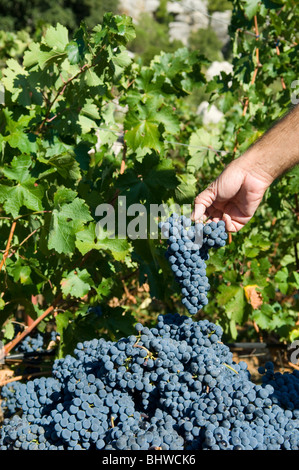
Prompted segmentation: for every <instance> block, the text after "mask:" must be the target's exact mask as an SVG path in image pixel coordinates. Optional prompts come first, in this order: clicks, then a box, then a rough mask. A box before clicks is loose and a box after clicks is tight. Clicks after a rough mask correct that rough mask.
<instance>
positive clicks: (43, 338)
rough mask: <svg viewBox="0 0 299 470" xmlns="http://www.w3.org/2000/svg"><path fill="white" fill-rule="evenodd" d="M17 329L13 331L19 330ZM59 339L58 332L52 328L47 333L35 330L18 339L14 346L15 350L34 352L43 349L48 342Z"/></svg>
mask: <svg viewBox="0 0 299 470" xmlns="http://www.w3.org/2000/svg"><path fill="white" fill-rule="evenodd" d="M20 331H21V330H19V331H18V329H16V330H15V332H20ZM57 339H59V334H58V333H57V332H56V331H55V330H52V331H51V332H49V333H41V332H36V333H32V334H31V335H27V336H25V338H24V339H23V340H22V341H20V343H19V344H18V345H17V346H16V348H15V351H16V352H20V353H27V354H29V353H34V352H41V351H45V350H46V349H47V347H48V345H49V343H50V342H56V341H57Z"/></svg>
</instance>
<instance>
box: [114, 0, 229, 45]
mask: <svg viewBox="0 0 299 470" xmlns="http://www.w3.org/2000/svg"><path fill="white" fill-rule="evenodd" d="M159 5H160V0H119V10H120V12H121V13H125V14H126V15H129V16H131V17H132V18H133V19H134V20H135V21H138V17H139V15H140V14H141V13H149V14H153V13H154V12H155V11H156V10H157V9H158V8H159ZM167 10H168V12H169V13H172V14H173V16H174V21H172V22H170V24H169V36H170V39H171V40H175V39H178V40H180V41H182V43H183V44H185V45H187V43H188V38H189V35H190V33H191V31H197V30H198V29H205V28H207V27H208V26H211V27H212V28H213V29H214V31H215V32H216V34H217V36H218V38H219V39H220V40H221V42H222V43H223V44H226V42H227V41H228V39H229V37H228V24H229V22H230V18H231V12H230V11H224V12H215V13H213V14H212V15H209V14H208V8H207V0H180V1H175V0H169V1H168V3H167Z"/></svg>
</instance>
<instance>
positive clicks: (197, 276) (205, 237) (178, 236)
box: [160, 214, 228, 315]
mask: <svg viewBox="0 0 299 470" xmlns="http://www.w3.org/2000/svg"><path fill="white" fill-rule="evenodd" d="M160 228H161V233H162V235H163V236H164V237H165V238H167V242H168V249H167V251H166V257H167V258H168V261H169V263H170V265H171V269H172V272H173V273H174V276H175V279H176V281H177V282H178V283H179V285H180V287H181V294H182V304H183V305H184V306H185V308H186V309H187V310H188V312H189V313H190V314H191V315H194V314H196V313H197V312H198V310H200V309H201V308H202V307H204V306H205V305H207V304H208V297H207V293H208V291H209V290H210V284H209V280H208V278H207V276H206V267H207V265H206V263H205V261H207V260H208V259H209V250H210V249H211V248H212V247H213V248H220V247H222V246H225V244H226V239H227V237H228V235H227V233H226V231H225V223H224V222H223V221H222V220H220V221H219V222H209V223H207V224H205V225H203V224H202V223H194V224H192V222H191V219H189V218H187V217H186V216H184V215H182V216H178V215H177V214H172V215H171V216H170V217H169V218H168V219H167V220H166V222H163V223H160Z"/></svg>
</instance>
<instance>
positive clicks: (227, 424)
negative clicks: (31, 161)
mask: <svg viewBox="0 0 299 470" xmlns="http://www.w3.org/2000/svg"><path fill="white" fill-rule="evenodd" d="M221 338H222V330H221V327H219V326H216V325H215V324H213V323H210V322H209V321H208V320H201V321H198V322H194V321H193V320H192V318H190V317H186V316H180V315H178V314H167V315H164V316H163V315H159V316H158V319H157V324H156V326H155V327H153V328H151V329H149V328H147V327H143V326H142V325H141V324H140V323H138V324H137V325H136V333H135V335H131V336H129V337H127V338H123V339H120V340H119V341H117V342H113V341H106V340H104V339H103V338H101V339H94V340H91V341H85V342H83V343H79V344H77V346H76V349H75V350H74V354H73V356H71V355H68V356H66V357H65V358H63V359H56V360H55V362H54V365H53V369H52V375H51V376H50V377H40V378H35V379H34V380H31V381H28V382H27V383H20V382H13V383H11V384H7V385H5V386H4V387H3V390H2V397H3V403H2V406H3V411H4V414H5V415H6V418H5V419H4V422H3V423H2V427H1V431H0V449H1V450H10V449H28V450H34V449H36V450H42V449H45V450H48V449H49V450H51V449H53V450H56V449H57V450H58V449H61V450H65V449H69V450H77V449H82V450H84V449H99V450H102V449H105V450H148V449H162V450H201V449H206V450H214V449H219V450H224V449H227V450H243V449H244V450H251V449H252V450H256V449H260V450H272V449H273V450H276V449H277V450H298V449H299V372H298V371H294V372H293V373H284V374H281V373H278V372H274V368H273V365H272V363H268V364H266V367H265V368H264V369H263V370H260V372H261V374H262V384H261V385H257V384H254V383H253V382H252V381H251V380H250V375H249V372H248V370H247V365H246V363H245V362H242V361H241V362H239V363H238V364H237V363H235V362H234V361H233V359H232V353H231V352H230V350H229V348H228V347H227V346H226V345H224V344H223V342H222V341H221ZM9 415H10V416H9Z"/></svg>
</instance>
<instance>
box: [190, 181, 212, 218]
mask: <svg viewBox="0 0 299 470" xmlns="http://www.w3.org/2000/svg"><path fill="white" fill-rule="evenodd" d="M215 199H216V183H215V182H213V183H212V184H211V185H210V186H208V187H207V188H206V189H205V190H204V191H202V192H201V193H200V194H199V195H198V196H196V198H195V200H194V210H193V212H192V215H191V218H192V219H193V220H195V221H197V220H201V221H203V219H206V218H207V217H206V216H205V213H206V210H207V209H208V208H209V207H210V206H211V205H212V204H213V202H214V201H215Z"/></svg>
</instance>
